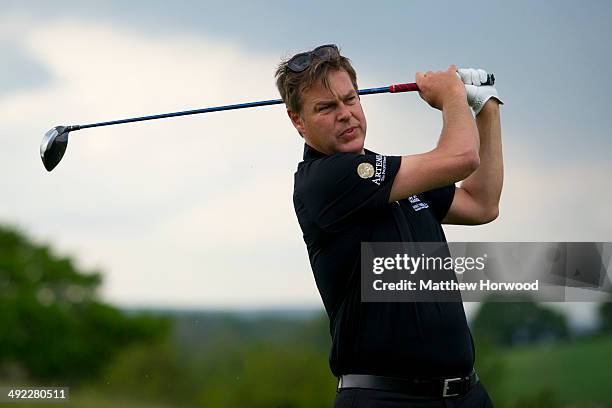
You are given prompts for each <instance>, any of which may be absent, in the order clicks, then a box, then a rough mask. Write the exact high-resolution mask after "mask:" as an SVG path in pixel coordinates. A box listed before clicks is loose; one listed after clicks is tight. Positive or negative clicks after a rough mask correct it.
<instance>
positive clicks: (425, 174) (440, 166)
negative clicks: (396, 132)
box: [389, 66, 479, 202]
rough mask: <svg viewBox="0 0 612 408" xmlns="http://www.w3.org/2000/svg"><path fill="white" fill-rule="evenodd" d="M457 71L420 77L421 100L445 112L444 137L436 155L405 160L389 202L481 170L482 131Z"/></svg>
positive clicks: (409, 157) (411, 157) (452, 70)
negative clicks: (480, 136) (479, 132)
mask: <svg viewBox="0 0 612 408" xmlns="http://www.w3.org/2000/svg"><path fill="white" fill-rule="evenodd" d="M455 71H456V68H455V67H454V66H451V67H449V69H448V70H447V71H444V72H436V73H432V72H428V73H426V74H424V75H423V74H421V73H417V75H416V82H417V84H418V86H419V88H420V89H421V91H420V92H419V94H420V95H421V98H423V99H424V100H425V101H426V102H427V103H428V104H429V105H430V106H432V107H434V108H436V109H439V110H441V111H442V119H443V128H442V133H441V135H440V140H439V142H438V146H437V147H436V148H435V149H433V150H432V151H430V152H427V153H423V154H415V155H410V156H403V157H402V162H401V165H400V168H399V171H398V172H397V175H396V176H395V179H394V181H393V186H392V188H391V193H390V194H389V202H393V201H397V200H401V199H404V198H408V197H409V196H411V195H414V194H417V193H420V192H423V191H427V190H431V189H434V188H437V187H442V186H446V185H449V184H452V183H455V182H458V181H460V180H463V179H465V178H466V177H468V176H469V175H470V174H472V172H474V170H475V169H476V168H478V164H479V158H478V149H479V147H478V129H477V127H476V123H475V122H474V118H473V117H472V114H471V112H470V108H469V106H468V104H467V98H466V92H465V88H464V85H463V83H462V82H461V80H459V78H457V75H456V73H455Z"/></svg>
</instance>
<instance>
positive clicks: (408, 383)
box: [276, 45, 503, 407]
mask: <svg viewBox="0 0 612 408" xmlns="http://www.w3.org/2000/svg"><path fill="white" fill-rule="evenodd" d="M486 77H487V75H486V72H484V71H482V70H476V69H463V70H459V75H458V73H457V69H456V67H455V66H453V65H451V66H450V67H449V68H448V69H447V70H446V71H440V72H431V71H429V72H426V73H420V72H419V73H417V74H416V83H417V85H418V87H419V89H420V92H419V94H420V96H421V98H422V99H423V100H424V101H425V102H427V103H428V104H429V105H430V106H431V107H432V108H435V109H438V110H440V111H441V112H442V132H441V134H440V137H439V140H438V143H437V146H436V147H435V148H434V149H433V150H431V151H429V152H425V153H420V154H413V155H404V156H384V155H381V154H378V153H375V152H372V151H369V150H367V149H365V148H364V142H365V137H366V130H367V122H366V118H365V114H364V112H363V109H362V106H361V101H360V99H359V95H358V94H357V89H358V87H357V77H356V73H355V70H354V69H353V67H352V66H351V63H350V61H349V60H348V59H347V58H346V57H344V56H342V55H341V54H340V52H339V50H338V48H337V47H336V46H335V45H324V46H320V47H317V48H315V49H314V50H312V51H310V52H305V53H300V54H297V55H295V56H293V57H291V58H289V59H288V60H286V61H283V62H282V63H281V64H280V65H279V67H278V69H277V71H276V83H277V87H278V90H279V92H280V94H281V97H282V99H283V101H284V103H285V105H286V107H287V113H288V115H289V118H290V119H291V122H292V124H293V126H294V127H295V129H296V130H297V131H298V133H299V134H300V135H301V137H302V138H304V142H305V144H304V160H303V161H302V162H300V163H299V164H298V168H297V171H296V173H295V186H294V193H293V201H294V205H295V211H296V214H297V217H298V221H299V224H300V226H301V228H302V231H303V236H304V241H305V243H306V246H307V249H308V255H309V258H310V264H311V266H312V269H313V272H314V275H315V280H316V284H317V287H318V289H319V292H320V294H321V297H322V300H323V304H324V306H325V309H326V311H327V314H328V316H329V319H330V333H331V336H332V349H331V352H330V355H329V363H330V368H331V371H332V373H333V374H334V375H335V376H336V377H338V389H337V393H336V400H335V405H334V406H335V407H491V406H492V402H491V399H490V398H489V395H488V394H487V392H486V390H485V388H484V387H483V385H482V384H481V383H480V381H479V378H478V376H477V374H476V373H475V371H474V361H475V350H474V343H473V341H472V337H471V333H470V330H469V328H468V325H467V320H466V317H465V311H464V309H463V304H462V303H461V302H439V303H436V302H429V303H426V302H373V303H366V302H363V303H362V302H361V289H360V244H361V242H379V241H380V242H401V241H414V242H446V238H445V236H444V231H443V230H442V227H441V224H464V225H476V224H485V223H487V222H490V221H492V220H494V219H495V218H496V217H497V215H498V204H499V198H500V194H501V188H502V175H503V167H502V151H501V130H500V122H499V104H500V103H501V101H500V99H499V98H498V96H497V91H496V90H495V88H494V87H492V86H479V85H481V83H484V82H485V81H486ZM470 108H471V109H472V110H473V112H474V114H475V117H474V114H473V113H472V110H471V109H470ZM423 136H427V135H418V137H423ZM396 137H397V138H406V137H415V136H410V135H409V134H408V131H407V132H406V134H397V135H396ZM460 181H462V183H461V185H460V187H456V186H455V183H457V182H460Z"/></svg>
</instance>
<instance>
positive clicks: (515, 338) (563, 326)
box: [472, 300, 569, 346]
mask: <svg viewBox="0 0 612 408" xmlns="http://www.w3.org/2000/svg"><path fill="white" fill-rule="evenodd" d="M472 329H473V332H474V336H475V337H476V338H477V339H478V340H479V341H483V342H488V343H491V344H495V345H500V346H514V345H521V344H531V343H540V342H548V341H556V340H560V339H563V338H567V337H568V334H569V330H568V327H567V321H566V319H565V316H563V315H562V314H561V313H558V312H556V311H554V310H551V309H548V308H545V307H543V306H541V305H539V304H537V303H535V302H533V301H530V300H528V301H527V300H526V301H523V302H500V301H488V302H485V303H483V304H482V305H481V307H480V309H479V310H478V313H477V315H476V317H475V319H474V321H473V323H472Z"/></svg>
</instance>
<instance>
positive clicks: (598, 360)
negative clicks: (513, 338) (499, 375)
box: [496, 336, 612, 407]
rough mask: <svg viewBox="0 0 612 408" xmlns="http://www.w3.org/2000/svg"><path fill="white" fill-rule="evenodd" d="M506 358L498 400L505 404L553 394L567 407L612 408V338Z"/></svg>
mask: <svg viewBox="0 0 612 408" xmlns="http://www.w3.org/2000/svg"><path fill="white" fill-rule="evenodd" d="M502 358H503V366H504V369H505V371H504V378H503V383H502V384H500V387H499V390H497V393H496V394H497V395H496V397H497V398H500V399H501V400H503V401H511V400H516V399H517V398H518V397H521V396H528V395H535V394H538V393H542V392H552V393H553V394H554V395H555V397H556V399H557V400H558V401H559V402H560V403H562V404H563V406H576V407H577V406H580V407H582V406H605V407H612V336H606V337H597V338H592V339H588V340H580V341H568V342H565V343H559V344H554V345H549V346H536V347H534V346H531V347H525V348H521V349H515V350H511V351H509V352H507V353H505V354H504V356H503V357H502ZM575 404H578V405H575ZM601 404H604V405H601Z"/></svg>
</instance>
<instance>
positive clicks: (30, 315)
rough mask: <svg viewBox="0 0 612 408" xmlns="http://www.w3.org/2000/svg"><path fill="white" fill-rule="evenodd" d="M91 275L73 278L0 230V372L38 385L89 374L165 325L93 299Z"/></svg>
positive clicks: (59, 263)
mask: <svg viewBox="0 0 612 408" xmlns="http://www.w3.org/2000/svg"><path fill="white" fill-rule="evenodd" d="M101 281H102V278H101V275H100V273H99V272H89V273H85V272H81V271H79V270H77V269H76V267H75V266H74V263H73V261H72V260H71V259H70V258H67V257H61V256H57V255H55V254H54V253H53V252H52V250H51V249H50V248H49V247H48V246H46V245H40V244H35V243H33V242H31V241H30V240H28V239H27V238H26V237H25V236H24V235H23V234H22V233H20V232H18V231H16V230H14V229H11V228H6V227H1V226H0V372H2V373H8V375H9V376H12V377H16V376H17V377H27V378H29V379H36V380H39V381H45V380H60V379H61V380H72V382H73V383H74V382H77V381H78V380H83V379H86V378H88V377H91V376H95V375H96V374H97V373H98V372H99V371H100V369H101V368H102V367H103V366H104V365H105V364H106V363H107V362H108V361H109V359H110V358H111V357H112V356H114V355H115V354H116V353H117V352H118V351H119V349H120V348H121V347H123V346H126V345H128V344H130V343H133V342H137V341H153V340H156V339H160V338H162V337H164V336H165V335H166V333H168V329H169V323H168V322H167V321H166V320H164V319H159V318H153V317H149V316H146V315H137V316H127V315H125V314H123V313H122V312H121V311H119V310H118V309H116V308H114V307H112V306H110V305H106V304H104V303H102V302H101V301H99V300H98V299H97V295H96V290H97V288H98V286H99V285H100V283H101Z"/></svg>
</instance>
